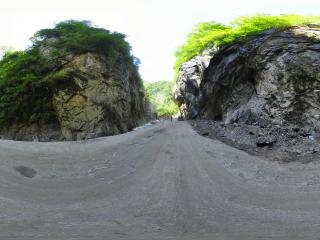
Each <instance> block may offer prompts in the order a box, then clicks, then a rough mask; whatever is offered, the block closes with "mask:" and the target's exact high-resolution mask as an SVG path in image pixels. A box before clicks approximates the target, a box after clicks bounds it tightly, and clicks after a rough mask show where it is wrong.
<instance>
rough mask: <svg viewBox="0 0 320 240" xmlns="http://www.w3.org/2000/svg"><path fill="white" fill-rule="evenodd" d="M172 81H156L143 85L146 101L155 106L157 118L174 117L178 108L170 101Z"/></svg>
mask: <svg viewBox="0 0 320 240" xmlns="http://www.w3.org/2000/svg"><path fill="white" fill-rule="evenodd" d="M173 85H174V82H173V81H158V82H153V83H145V92H146V97H147V99H148V101H149V102H150V103H151V104H152V105H153V106H155V111H156V113H157V115H158V116H159V117H165V116H170V115H175V114H176V113H178V107H177V105H176V104H175V103H174V102H173V99H172V94H171V92H172V88H173Z"/></svg>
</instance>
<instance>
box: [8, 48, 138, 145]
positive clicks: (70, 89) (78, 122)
mask: <svg viewBox="0 0 320 240" xmlns="http://www.w3.org/2000/svg"><path fill="white" fill-rule="evenodd" d="M66 73H68V74H67V75H68V79H66V80H67V81H65V82H63V83H61V85H60V86H56V87H57V89H56V91H55V92H54V94H53V96H52V99H50V101H52V104H53V107H54V110H55V113H56V121H55V122H51V123H49V124H48V123H46V122H44V123H43V122H38V123H34V124H31V125H28V124H23V123H20V124H15V123H14V124H13V125H11V126H10V127H9V128H7V129H3V130H2V136H3V137H4V138H9V139H16V140H40V141H49V140H80V139H88V138H94V137H99V136H105V135H113V134H119V133H123V132H127V131H129V130H132V129H133V128H134V127H136V126H138V125H139V124H141V123H142V121H143V114H144V107H143V106H144V102H143V101H144V90H143V85H142V83H141V80H140V79H139V76H138V74H137V71H136V69H135V67H134V66H133V65H132V64H130V62H126V61H125V60H124V59H119V60H118V62H116V63H114V64H110V63H109V62H108V60H107V59H106V58H105V57H104V56H103V55H99V54H96V53H86V54H81V55H74V56H70V59H69V61H68V63H67V64H66V65H64V67H63V68H62V69H60V71H58V72H56V73H55V74H56V75H59V74H60V75H65V74H66Z"/></svg>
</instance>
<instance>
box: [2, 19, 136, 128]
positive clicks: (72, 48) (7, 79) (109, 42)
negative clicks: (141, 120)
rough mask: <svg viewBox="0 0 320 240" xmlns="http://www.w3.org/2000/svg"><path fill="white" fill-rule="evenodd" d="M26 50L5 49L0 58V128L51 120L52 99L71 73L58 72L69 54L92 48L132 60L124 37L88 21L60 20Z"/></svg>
mask: <svg viewBox="0 0 320 240" xmlns="http://www.w3.org/2000/svg"><path fill="white" fill-rule="evenodd" d="M31 40H32V46H31V47H30V48H29V49H27V50H26V51H8V52H6V53H5V54H4V56H3V57H2V59H1V61H0V127H1V126H6V125H10V124H12V123H20V122H23V123H39V121H42V122H50V121H53V122H54V121H56V115H55V111H54V108H53V106H52V101H51V98H52V96H53V94H54V92H55V91H56V90H57V88H58V87H59V84H60V85H61V83H66V82H68V81H69V82H70V79H72V77H73V76H76V75H77V74H78V73H77V72H76V71H60V70H61V69H62V67H63V66H64V65H65V64H66V63H68V61H70V55H76V54H81V53H86V52H96V53H99V54H102V55H104V56H105V57H106V58H107V59H108V61H109V62H111V63H112V62H116V61H118V60H119V59H122V60H125V59H127V60H128V61H132V62H134V60H135V59H134V58H133V56H131V53H130V50H131V48H130V45H129V44H128V42H126V40H125V35H123V34H121V33H117V32H110V31H108V30H106V29H103V28H96V27H93V26H92V25H91V23H90V22H88V21H74V20H69V21H64V22H60V23H58V24H56V25H55V27H54V28H52V29H42V30H40V31H38V32H37V33H36V34H35V35H34V36H33V37H32V38H31Z"/></svg>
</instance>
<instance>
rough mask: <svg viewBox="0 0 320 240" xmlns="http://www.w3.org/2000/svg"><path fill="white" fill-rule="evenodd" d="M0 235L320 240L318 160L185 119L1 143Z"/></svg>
mask: <svg viewBox="0 0 320 240" xmlns="http://www.w3.org/2000/svg"><path fill="white" fill-rule="evenodd" d="M0 164H1V168H0V239H1V240H2V239H3V240H11V239H19V240H29V239H46V240H47V239H65V240H73V239H77V240H78V239H101V240H102V239H110V240H113V239H148V240H149V239H150V240H152V239H159V240H160V239H170V240H171V239H174V240H175V239H179V240H180V239H181V240H182V239H186V240H189V239H190V240H191V239H192V240H193V239H194V240H201V239H208V240H209V239H237V240H241V239H243V240H249V239H288V240H289V239H290V240H291V239H319V238H320V237H319V236H320V235H319V234H320V164H317V163H308V164H302V163H297V162H296V163H289V164H280V163H277V162H269V161H265V160H263V159H259V158H258V157H254V156H250V155H248V154H247V153H245V152H243V151H240V150H237V149H235V148H232V147H230V146H228V145H226V144H224V143H221V142H219V141H216V140H212V139H208V138H205V137H202V136H200V135H198V134H197V133H196V132H195V131H194V130H193V129H192V128H191V127H190V126H189V125H188V124H187V123H186V122H177V121H173V122H170V121H163V122H161V123H158V124H156V125H151V126H146V127H143V128H140V129H137V130H135V131H133V132H130V133H127V134H123V135H118V136H112V137H105V138H99V139H94V140H89V141H81V142H80V141H79V142H50V143H39V142H14V141H7V140H1V141H0Z"/></svg>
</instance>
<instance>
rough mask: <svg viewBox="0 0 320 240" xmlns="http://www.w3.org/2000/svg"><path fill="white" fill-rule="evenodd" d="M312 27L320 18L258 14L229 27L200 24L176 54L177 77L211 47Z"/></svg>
mask: <svg viewBox="0 0 320 240" xmlns="http://www.w3.org/2000/svg"><path fill="white" fill-rule="evenodd" d="M310 23H312V24H320V16H300V15H280V16H271V15H266V14H258V15H253V16H244V17H239V18H236V19H235V20H234V21H232V22H231V24H229V25H224V24H221V23H217V22H205V23H199V24H198V25H196V26H195V28H194V29H193V30H192V32H191V33H190V34H189V35H188V37H187V41H186V43H185V44H183V45H182V46H180V47H179V48H178V49H177V51H176V53H175V55H176V62H175V66H174V68H175V72H176V74H177V73H178V72H179V69H180V67H181V65H182V64H183V63H184V62H186V61H188V60H190V59H191V58H192V57H194V56H196V55H199V54H201V53H202V52H203V50H204V49H206V48H207V47H212V46H216V47H221V46H223V45H226V44H228V43H231V42H235V41H241V40H243V39H245V38H247V37H250V36H252V35H255V34H258V33H260V32H263V31H265V30H268V29H284V28H288V27H292V26H298V25H305V24H310Z"/></svg>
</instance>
